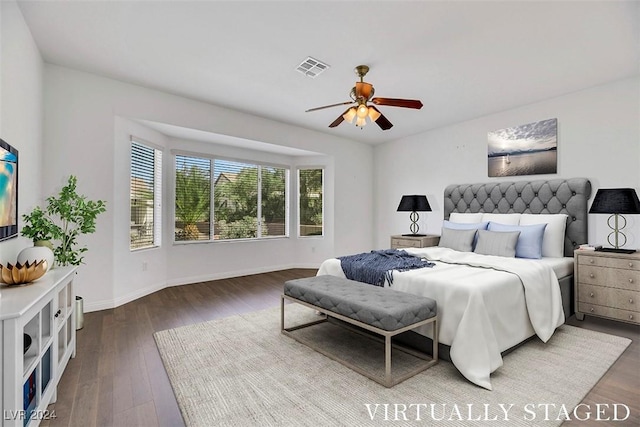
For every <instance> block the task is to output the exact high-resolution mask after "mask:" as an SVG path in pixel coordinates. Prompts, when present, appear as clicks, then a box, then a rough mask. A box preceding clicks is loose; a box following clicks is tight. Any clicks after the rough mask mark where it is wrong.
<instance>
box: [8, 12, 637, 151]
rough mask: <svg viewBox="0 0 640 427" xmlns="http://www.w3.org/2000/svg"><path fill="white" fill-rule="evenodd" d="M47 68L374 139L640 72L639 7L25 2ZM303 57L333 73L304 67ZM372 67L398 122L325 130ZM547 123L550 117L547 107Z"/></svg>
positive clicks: (369, 77)
mask: <svg viewBox="0 0 640 427" xmlns="http://www.w3.org/2000/svg"><path fill="white" fill-rule="evenodd" d="M19 5H20V9H21V10H22V13H23V15H24V18H25V20H26V22H27V25H28V26H29V28H30V30H31V33H32V34H33V37H34V39H35V41H36V44H37V45H38V47H39V49H40V51H41V53H42V56H43V57H44V60H45V61H46V62H48V63H52V64H58V65H62V66H66V67H70V68H75V69H79V70H84V71H88V72H92V73H96V74H100V75H103V76H108V77H112V78H115V79H118V80H122V81H126V82H131V83H135V84H139V85H142V86H146V87H150V88H155V89H159V90H162V91H165V92H169V93H173V94H177V95H182V96H185V97H189V98H193V99H198V100H201V101H205V102H208V103H212V104H216V105H220V106H224V107H228V108H231V109H235V110H239V111H243V112H246V113H250V114H254V115H257V116H262V117H266V118H269V119H273V120H276V121H279V122H284V123H289V124H292V125H296V126H301V127H304V128H308V129H313V130H317V131H321V132H326V133H329V134H332V135H337V136H341V137H345V138H349V139H352V140H357V141H362V142H365V143H370V144H378V143H382V142H385V141H390V140H395V139H398V138H402V137H405V136H408V135H413V134H418V133H421V132H424V131H427V130H429V129H433V128H437V127H441V126H445V125H449V124H452V123H456V122H460V121H464V120H469V119H472V118H476V117H480V116H484V115H487V114H491V113H495V112H499V111H503V110H507V109H511V108H514V107H518V106H522V105H526V104H530V103H534V102H537V101H540V100H544V99H548V98H551V97H555V96H559V95H563V94H565V93H569V92H573V91H576V90H581V89H584V88H587V87H591V86H595V85H599V84H603V83H606V82H609V81H613V80H618V79H622V78H626V77H631V76H636V75H639V74H640V2H637V1H615V2H610V1H603V2H597V1H589V2H587V1H584V2H583V1H566V2H565V1H562V2H551V1H549V2H546V1H531V2H525V1H506V2H499V1H468V2H466V1H410V2H401V1H368V2H356V1H340V2H337V1H315V2H312V1H280V2H275V1H256V2H248V1H226V2H223V1H197V2H191V1H177V0H176V1H163V2H154V1H107V2H100V1H87V2H84V1H72V2H68V1H43V2H40V1H20V2H19ZM307 56H312V57H314V58H316V59H319V60H321V61H324V62H326V63H328V64H329V65H330V68H329V69H328V70H327V71H325V72H324V73H323V74H321V75H320V76H318V77H317V78H315V79H312V78H309V77H306V76H304V75H302V74H300V73H299V72H297V71H296V70H295V69H296V67H297V65H298V64H299V63H300V62H302V61H303V60H304V59H306V58H307ZM359 64H367V65H369V66H370V67H371V71H370V72H369V74H368V75H367V77H366V79H365V80H366V81H368V82H370V83H372V84H373V85H374V86H375V90H376V96H380V97H390V98H412V99H420V100H422V102H423V104H424V107H423V108H422V109H421V110H410V109H403V108H397V107H383V106H381V107H379V109H380V110H381V111H382V113H383V114H384V115H385V116H386V117H387V118H388V119H389V120H390V121H391V122H392V123H393V124H394V127H393V128H392V129H391V130H388V131H382V130H380V128H378V126H376V125H371V124H369V125H367V126H365V127H364V128H363V129H360V128H357V127H355V126H353V125H349V124H348V123H346V122H345V123H343V124H342V125H340V126H338V127H337V128H334V129H330V128H328V127H327V126H328V125H329V123H331V122H332V121H333V120H334V119H335V118H336V117H338V116H339V115H340V114H341V113H342V112H343V111H344V109H345V107H335V108H330V109H325V110H321V111H316V112H310V113H305V110H306V109H309V108H312V107H317V106H321V105H325V104H333V103H338V102H342V101H348V100H349V99H350V98H349V91H350V90H351V88H352V87H353V85H354V83H355V81H356V80H357V76H356V75H355V73H354V72H353V68H354V67H355V66H356V65H359ZM550 114H552V112H550Z"/></svg>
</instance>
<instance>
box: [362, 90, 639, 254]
mask: <svg viewBox="0 0 640 427" xmlns="http://www.w3.org/2000/svg"><path fill="white" fill-rule="evenodd" d="M523 84H525V83H523ZM496 96H499V94H496ZM425 114H428V112H427V113H425ZM553 117H557V118H558V173H557V174H553V175H531V176H515V177H508V178H501V179H496V178H488V175H487V132H489V131H493V130H496V129H502V128H507V127H512V126H517V125H521V124H525V123H531V122H535V121H538V120H543V119H549V118H553ZM374 158H375V160H374V164H375V170H376V171H379V173H376V174H375V180H374V182H375V187H374V188H375V210H374V212H375V221H374V225H375V231H376V235H375V245H376V246H377V247H380V248H382V247H388V245H389V235H390V234H398V233H408V232H409V231H408V228H409V218H408V214H406V213H404V212H403V213H400V212H396V208H397V206H398V202H399V201H400V197H401V196H402V195H403V194H426V195H427V198H428V199H429V202H430V204H431V207H432V209H433V212H428V213H421V214H420V216H421V224H420V229H421V232H425V231H426V232H427V233H431V234H440V227H441V225H442V218H443V214H444V212H443V200H444V196H443V193H444V188H445V187H446V186H447V185H449V184H464V183H474V182H490V181H492V180H504V181H516V180H531V179H553V178H572V177H586V178H589V179H590V180H591V184H592V188H593V190H592V198H591V201H592V200H593V195H595V192H596V190H597V189H598V188H601V187H602V188H613V187H633V188H635V189H636V191H637V192H638V191H639V190H640V79H639V78H634V79H627V80H621V81H617V82H612V83H609V84H606V85H603V86H598V87H594V88H591V89H587V90H583V91H580V92H575V93H572V94H568V95H565V96H561V97H558V98H553V99H549V100H546V101H543V102H538V103H535V104H531V105H527V106H523V107H520V108H516V109H513V110H509V111H504V112H501V113H497V114H492V115H490V116H486V117H481V118H478V119H475V120H470V121H467V122H463V123H458V124H456V125H452V126H448V127H444V128H439V129H435V130H432V131H429V132H426V133H422V134H419V135H415V136H412V137H408V138H405V139H402V140H398V141H394V142H391V143H387V144H383V145H380V146H378V147H376V148H375V151H374ZM390 159H393V161H391V160H390ZM606 218H607V216H606V215H590V216H589V243H594V244H603V243H606V239H607V234H608V233H609V229H608V228H607V226H606ZM627 219H628V220H629V225H628V226H627V236H628V238H629V241H628V245H627V247H630V248H638V247H640V215H627Z"/></svg>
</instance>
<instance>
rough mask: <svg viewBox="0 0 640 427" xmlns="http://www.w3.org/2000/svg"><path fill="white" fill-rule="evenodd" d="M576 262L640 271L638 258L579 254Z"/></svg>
mask: <svg viewBox="0 0 640 427" xmlns="http://www.w3.org/2000/svg"><path fill="white" fill-rule="evenodd" d="M603 253H604V252H603ZM578 262H579V263H580V266H583V265H585V266H586V265H593V266H599V267H610V268H622V269H628V270H636V271H640V260H636V259H622V258H608V257H604V256H598V255H592V256H589V255H583V254H580V256H579V257H578Z"/></svg>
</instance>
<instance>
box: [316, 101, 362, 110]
mask: <svg viewBox="0 0 640 427" xmlns="http://www.w3.org/2000/svg"><path fill="white" fill-rule="evenodd" d="M347 104H353V101H345V102H339V103H337V104H331V105H323V106H322V107H316V108H310V109H308V110H305V113H309V112H311V111H318V110H324V109H325V108H331V107H337V106H338V105H347Z"/></svg>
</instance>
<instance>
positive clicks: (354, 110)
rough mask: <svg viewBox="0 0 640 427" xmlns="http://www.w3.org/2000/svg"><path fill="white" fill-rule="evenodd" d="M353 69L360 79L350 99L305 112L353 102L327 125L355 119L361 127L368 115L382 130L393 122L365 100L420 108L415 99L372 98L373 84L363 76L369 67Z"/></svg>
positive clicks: (418, 102)
mask: <svg viewBox="0 0 640 427" xmlns="http://www.w3.org/2000/svg"><path fill="white" fill-rule="evenodd" d="M354 71H355V72H356V74H357V75H358V77H360V81H359V82H356V85H355V86H354V87H353V88H352V89H351V93H350V96H351V99H352V100H351V101H346V102H340V103H338V104H331V105H325V106H322V107H316V108H311V109H309V110H306V111H305V112H306V113H308V112H311V111H318V110H323V109H325V108H331V107H337V106H339V105H348V104H354V105H353V106H351V107H349V108H347V110H346V111H345V112H344V113H342V114H341V115H340V116H338V118H337V119H335V120H334V121H333V122H332V123H331V124H330V125H329V127H330V128H334V127H336V126H338V125H339V124H340V123H342V122H343V121H345V120H346V121H348V122H349V123H353V119H356V126H359V127H360V128H362V127H364V126H365V125H366V124H367V121H366V118H367V117H369V119H370V120H371V121H372V122H375V123H376V124H377V125H378V126H380V128H381V129H382V130H388V129H391V127H393V124H392V123H391V122H390V121H389V120H388V119H387V118H386V117H385V116H384V115H383V114H382V113H381V112H380V111H379V110H378V109H377V108H376V107H374V106H373V105H367V102H371V103H372V104H375V105H388V106H391V107H403V108H414V109H416V110H419V109H420V108H422V102H420V100H417V99H399V98H373V94H374V92H375V90H374V89H373V85H372V84H371V83H367V82H365V81H364V76H365V75H366V74H367V73H368V72H369V67H368V66H367V65H358V66H357V67H356V68H355V69H354Z"/></svg>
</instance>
